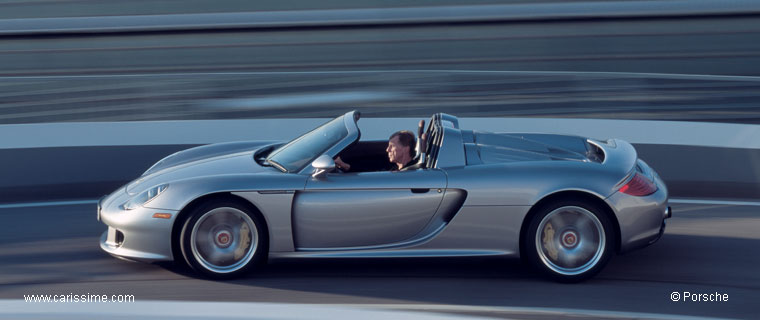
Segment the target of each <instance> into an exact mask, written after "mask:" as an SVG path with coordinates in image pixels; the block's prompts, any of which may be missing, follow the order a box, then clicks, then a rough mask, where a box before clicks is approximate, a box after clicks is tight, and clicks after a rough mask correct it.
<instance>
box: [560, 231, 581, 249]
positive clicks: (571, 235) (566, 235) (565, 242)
mask: <svg viewBox="0 0 760 320" xmlns="http://www.w3.org/2000/svg"><path fill="white" fill-rule="evenodd" d="M560 239H561V240H562V246H563V247H565V248H575V246H577V245H578V233H576V232H575V231H565V232H563V233H562V236H561V237H560Z"/></svg>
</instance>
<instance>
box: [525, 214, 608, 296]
mask: <svg viewBox="0 0 760 320" xmlns="http://www.w3.org/2000/svg"><path fill="white" fill-rule="evenodd" d="M616 237H617V232H616V230H615V228H614V226H613V224H612V221H610V217H609V216H608V215H607V211H606V210H604V209H603V208H601V207H599V206H598V205H596V204H594V203H589V202H586V201H579V200H564V201H559V202H555V203H551V204H547V205H543V206H541V207H538V208H537V210H536V214H535V215H534V216H533V217H532V219H531V221H530V223H529V224H528V227H527V232H525V233H524V238H523V239H522V240H523V241H522V243H523V248H522V249H523V251H522V252H523V254H522V255H521V256H522V257H523V258H524V260H525V261H527V262H528V263H530V264H532V265H533V266H534V267H536V268H537V269H538V270H540V271H541V272H542V273H543V274H545V275H547V276H548V277H549V278H551V279H554V280H556V281H559V282H569V283H572V282H580V281H583V280H586V279H589V278H591V277H593V276H594V275H596V274H597V273H599V271H601V270H602V268H604V266H605V265H606V264H607V262H608V261H609V259H610V258H611V256H612V254H613V252H614V248H615V239H616Z"/></svg>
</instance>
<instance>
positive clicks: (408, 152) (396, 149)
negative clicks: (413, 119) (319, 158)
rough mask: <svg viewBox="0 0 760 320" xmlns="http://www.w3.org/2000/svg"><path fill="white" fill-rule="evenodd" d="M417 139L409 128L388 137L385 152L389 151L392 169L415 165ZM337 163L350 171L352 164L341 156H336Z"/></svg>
mask: <svg viewBox="0 0 760 320" xmlns="http://www.w3.org/2000/svg"><path fill="white" fill-rule="evenodd" d="M415 145H416V139H415V138H414V133H412V132H411V131H409V130H401V131H397V132H394V133H393V134H392V135H391V137H390V138H388V147H387V148H385V152H387V153H388V160H390V162H391V167H390V168H389V170H390V171H406V170H409V169H410V167H412V166H413V165H414V152H415V150H414V146H415ZM335 165H336V166H337V167H338V168H340V169H341V170H343V171H349V170H350V169H351V165H350V164H348V163H345V162H343V160H341V159H340V157H337V158H335Z"/></svg>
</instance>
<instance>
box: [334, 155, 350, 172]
mask: <svg viewBox="0 0 760 320" xmlns="http://www.w3.org/2000/svg"><path fill="white" fill-rule="evenodd" d="M335 166H337V167H338V169H341V170H343V171H348V170H351V165H350V164H348V163H345V162H343V160H341V159H340V157H336V158H335Z"/></svg>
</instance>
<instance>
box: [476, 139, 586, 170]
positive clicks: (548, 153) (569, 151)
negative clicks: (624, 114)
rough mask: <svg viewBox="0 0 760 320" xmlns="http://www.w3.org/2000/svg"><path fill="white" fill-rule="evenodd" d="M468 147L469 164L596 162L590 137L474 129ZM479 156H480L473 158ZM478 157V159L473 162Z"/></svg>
mask: <svg viewBox="0 0 760 320" xmlns="http://www.w3.org/2000/svg"><path fill="white" fill-rule="evenodd" d="M465 147H466V148H468V149H471V150H472V151H475V152H468V159H467V162H468V163H483V164H490V163H504V162H516V161H547V160H555V161H596V160H597V157H596V155H594V154H592V153H593V152H594V151H595V150H596V149H595V148H592V147H591V146H589V143H588V141H587V139H586V138H583V137H578V136H567V135H556V134H536V133H529V134H528V133H526V134H523V133H490V132H477V131H476V132H473V133H472V142H471V143H467V142H466V143H465ZM470 155H477V156H478V157H479V159H470V158H469V156H470ZM471 160H474V161H471Z"/></svg>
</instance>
